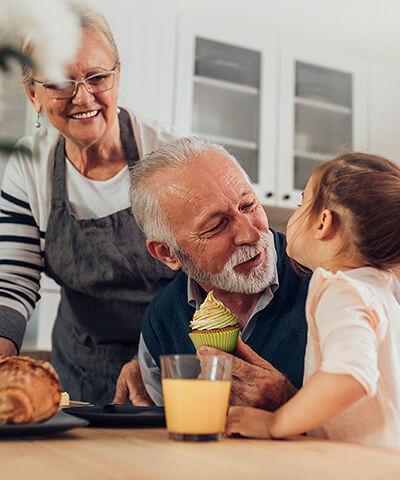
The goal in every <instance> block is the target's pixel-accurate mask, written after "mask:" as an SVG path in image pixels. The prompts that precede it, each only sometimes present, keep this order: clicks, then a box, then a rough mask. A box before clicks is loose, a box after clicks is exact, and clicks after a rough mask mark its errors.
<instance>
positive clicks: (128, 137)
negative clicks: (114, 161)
mask: <svg viewBox="0 0 400 480" xmlns="http://www.w3.org/2000/svg"><path fill="white" fill-rule="evenodd" d="M118 118H119V130H120V135H121V142H122V148H123V149H124V153H125V156H126V158H127V159H128V166H129V167H133V165H134V164H135V163H136V162H137V161H138V160H139V151H138V147H137V143H136V140H135V134H134V132H133V128H132V122H131V118H130V115H129V113H128V112H127V111H126V110H124V109H123V108H121V109H120V112H119V117H118Z"/></svg>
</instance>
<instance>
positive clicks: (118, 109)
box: [117, 107, 121, 115]
mask: <svg viewBox="0 0 400 480" xmlns="http://www.w3.org/2000/svg"><path fill="white" fill-rule="evenodd" d="M120 111H121V109H120V108H119V107H117V114H118V115H119V113H120Z"/></svg>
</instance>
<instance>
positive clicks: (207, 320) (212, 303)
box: [189, 290, 240, 353]
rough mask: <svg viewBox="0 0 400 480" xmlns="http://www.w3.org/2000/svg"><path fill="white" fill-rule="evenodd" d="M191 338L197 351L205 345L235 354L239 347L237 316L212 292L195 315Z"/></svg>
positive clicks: (191, 324)
mask: <svg viewBox="0 0 400 480" xmlns="http://www.w3.org/2000/svg"><path fill="white" fill-rule="evenodd" d="M189 326H190V327H191V329H192V331H191V332H190V333H189V337H190V339H191V340H192V342H193V345H194V346H195V348H196V350H198V349H199V348H200V347H201V346H203V345H205V346H208V347H214V348H218V349H219V350H223V351H224V352H227V353H233V352H234V351H235V350H236V347H237V341H238V337H239V331H240V330H239V327H238V324H237V321H236V317H235V315H233V313H232V312H231V311H230V310H229V308H227V307H225V305H224V304H223V303H222V302H221V301H219V300H217V299H216V298H215V297H214V293H213V291H212V290H211V291H210V292H209V293H208V295H207V298H206V299H205V300H204V302H203V303H202V304H201V305H200V308H199V310H196V312H195V313H194V315H193V320H192V321H191V322H190V324H189Z"/></svg>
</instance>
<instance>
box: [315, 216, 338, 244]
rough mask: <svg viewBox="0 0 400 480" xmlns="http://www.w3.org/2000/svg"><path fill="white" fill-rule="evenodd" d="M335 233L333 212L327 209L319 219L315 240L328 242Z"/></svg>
mask: <svg viewBox="0 0 400 480" xmlns="http://www.w3.org/2000/svg"><path fill="white" fill-rule="evenodd" d="M333 233H334V225H333V215H332V211H331V210H329V209H327V208H325V210H323V211H322V212H321V213H320V215H319V218H318V223H317V229H316V231H315V234H314V238H315V240H326V239H328V238H329V237H331V236H332V234H333Z"/></svg>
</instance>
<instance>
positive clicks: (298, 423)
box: [270, 372, 366, 438]
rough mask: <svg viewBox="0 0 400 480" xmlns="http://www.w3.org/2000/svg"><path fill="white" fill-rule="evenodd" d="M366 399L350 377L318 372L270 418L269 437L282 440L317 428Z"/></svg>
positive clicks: (355, 381) (359, 385)
mask: <svg viewBox="0 0 400 480" xmlns="http://www.w3.org/2000/svg"><path fill="white" fill-rule="evenodd" d="M365 395H366V391H365V390H364V388H363V387H362V385H361V384H360V383H359V382H357V380H355V379H354V378H353V377H352V376H351V375H342V374H335V373H325V372H317V373H315V375H313V376H312V377H311V378H310V380H309V381H308V382H307V383H306V384H305V385H304V387H303V388H302V389H301V390H300V391H299V392H298V393H297V394H296V395H295V396H294V397H293V398H292V399H291V400H289V402H287V403H286V404H285V405H283V406H282V407H281V408H280V409H279V410H277V411H276V412H275V413H274V414H273V415H272V416H271V417H272V418H271V424H270V434H271V436H272V437H274V438H282V437H286V436H288V435H297V434H300V433H303V432H306V431H309V430H313V429H314V428H318V427H320V426H321V425H324V424H325V423H327V422H329V420H331V419H332V418H333V417H335V416H336V415H337V414H339V413H340V412H341V411H342V410H344V409H345V408H347V407H349V406H350V405H352V404H353V403H355V402H356V401H357V400H360V399H361V398H362V397H363V396H365Z"/></svg>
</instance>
